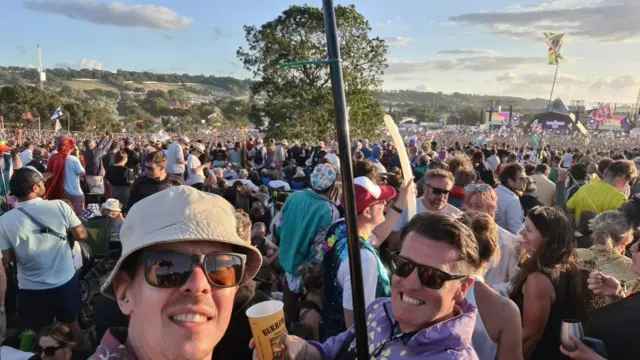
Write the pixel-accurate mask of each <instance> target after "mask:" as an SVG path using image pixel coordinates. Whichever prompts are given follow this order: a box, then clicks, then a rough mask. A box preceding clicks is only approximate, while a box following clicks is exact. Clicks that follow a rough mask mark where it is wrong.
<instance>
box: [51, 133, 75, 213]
mask: <svg viewBox="0 0 640 360" xmlns="http://www.w3.org/2000/svg"><path fill="white" fill-rule="evenodd" d="M75 146H76V142H75V140H73V139H72V138H70V137H64V138H62V140H61V141H60V144H59V145H58V148H57V150H58V152H57V153H56V154H55V155H53V156H51V158H50V159H49V163H48V164H47V172H48V173H50V174H51V177H50V178H49V179H48V180H47V183H46V188H47V192H46V194H45V198H46V199H48V200H53V199H62V198H65V199H68V200H69V201H71V206H72V207H73V210H74V211H75V213H76V214H77V215H80V214H82V211H83V210H84V193H83V192H82V189H81V188H80V177H81V176H84V175H85V170H84V167H83V166H82V163H80V160H79V159H78V158H77V157H76V156H75V155H72V154H73V153H75Z"/></svg>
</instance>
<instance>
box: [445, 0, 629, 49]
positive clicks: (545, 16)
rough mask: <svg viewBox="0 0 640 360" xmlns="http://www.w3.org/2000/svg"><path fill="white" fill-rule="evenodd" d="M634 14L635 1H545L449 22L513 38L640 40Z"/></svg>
mask: <svg viewBox="0 0 640 360" xmlns="http://www.w3.org/2000/svg"><path fill="white" fill-rule="evenodd" d="M638 13H640V1H638V0H614V1H610V0H549V1H548V2H542V3H540V4H538V5H533V6H525V7H522V6H510V7H508V8H505V9H503V10H502V11H491V12H475V13H466V14H462V15H458V16H452V17H450V18H449V22H450V23H453V24H463V25H472V26H480V27H484V28H486V29H487V31H488V32H490V33H493V34H500V35H508V36H513V37H517V38H542V32H543V31H553V32H566V33H568V35H569V36H571V37H573V38H583V39H592V40H596V41H599V42H618V41H628V40H633V39H636V38H638V37H640V21H638Z"/></svg>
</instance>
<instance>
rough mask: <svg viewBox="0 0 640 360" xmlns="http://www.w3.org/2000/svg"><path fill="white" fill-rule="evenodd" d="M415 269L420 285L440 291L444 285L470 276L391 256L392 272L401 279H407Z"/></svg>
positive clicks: (395, 254)
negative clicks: (450, 272)
mask: <svg viewBox="0 0 640 360" xmlns="http://www.w3.org/2000/svg"><path fill="white" fill-rule="evenodd" d="M414 269H418V278H419V279H420V283H422V285H424V286H425V287H427V288H429V289H433V290H440V289H442V287H443V286H444V283H446V282H447V281H451V280H459V279H464V278H466V277H468V275H452V274H449V273H446V272H444V271H442V270H440V269H436V268H434V267H431V266H428V265H422V264H418V263H416V262H413V261H411V260H409V259H407V258H405V257H402V256H400V255H399V254H398V253H393V254H391V272H392V273H393V274H394V275H397V276H400V277H401V278H407V277H409V275H411V273H413V270H414Z"/></svg>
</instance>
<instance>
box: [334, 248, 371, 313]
mask: <svg viewBox="0 0 640 360" xmlns="http://www.w3.org/2000/svg"><path fill="white" fill-rule="evenodd" d="M360 260H361V261H362V281H363V285H364V306H365V307H368V306H369V305H370V304H371V303H372V302H373V300H375V299H376V287H377V285H378V262H377V261H376V257H375V255H373V253H372V252H371V251H369V250H367V249H360ZM338 284H340V286H341V287H342V307H343V308H344V309H346V310H353V297H352V296H353V295H352V292H351V273H350V272H349V257H347V258H345V259H344V261H343V262H342V263H341V264H340V267H339V268H338Z"/></svg>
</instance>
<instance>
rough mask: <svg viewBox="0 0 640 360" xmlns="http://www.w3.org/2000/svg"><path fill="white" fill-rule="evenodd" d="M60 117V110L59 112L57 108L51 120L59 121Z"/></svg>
mask: <svg viewBox="0 0 640 360" xmlns="http://www.w3.org/2000/svg"><path fill="white" fill-rule="evenodd" d="M62 115H63V113H62V110H60V108H57V109H56V111H55V112H54V113H53V115H51V120H56V119H59V118H60V117H61V116H62Z"/></svg>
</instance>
